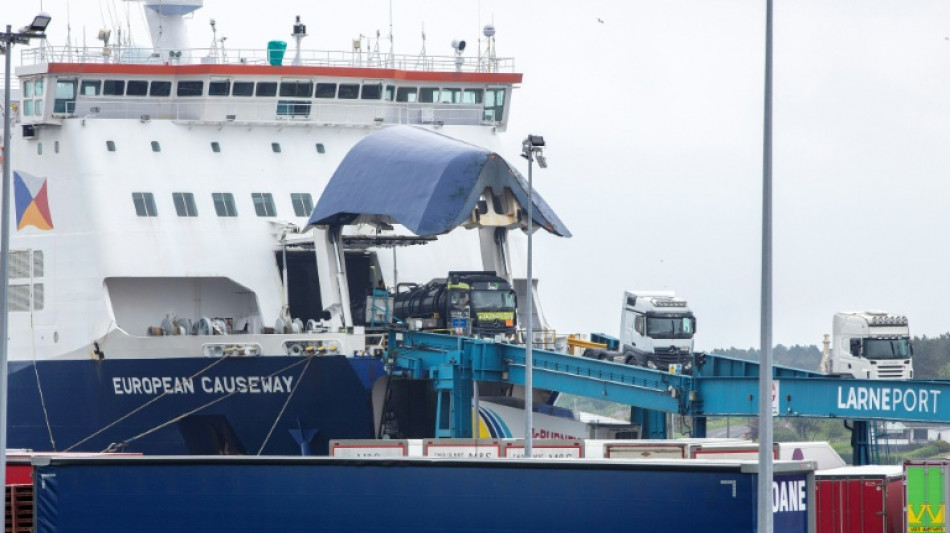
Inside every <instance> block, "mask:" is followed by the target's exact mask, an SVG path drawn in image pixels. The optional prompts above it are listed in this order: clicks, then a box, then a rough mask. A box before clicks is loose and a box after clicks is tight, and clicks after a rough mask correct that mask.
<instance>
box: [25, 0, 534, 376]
mask: <svg viewBox="0 0 950 533" xmlns="http://www.w3.org/2000/svg"><path fill="white" fill-rule="evenodd" d="M183 4H189V5H190V6H191V7H194V4H196V2H184V3H183ZM198 4H200V2H198ZM188 7H189V6H185V5H183V6H181V8H180V9H177V10H176V9H173V8H172V7H170V6H169V5H168V3H164V5H163V6H162V9H164V12H162V11H156V10H157V9H158V8H157V7H154V6H146V12H149V13H152V15H150V22H153V23H154V24H153V28H152V34H153V37H155V38H156V39H158V38H159V34H161V35H162V36H163V37H161V40H159V41H158V43H159V44H171V46H172V48H169V47H160V46H159V47H157V48H156V52H155V53H153V54H151V55H149V56H147V57H145V58H144V60H143V58H142V57H141V56H142V54H141V53H140V52H139V51H137V50H134V49H122V48H118V49H116V50H112V49H110V48H97V49H94V50H82V51H79V52H77V51H76V50H74V49H72V50H66V49H58V48H55V47H53V48H49V47H48V48H44V49H37V50H33V51H30V53H27V54H25V55H24V65H23V66H22V67H21V68H20V69H19V70H18V71H17V73H18V75H19V77H20V85H21V100H20V102H19V106H18V109H17V117H16V120H17V126H18V127H17V128H16V131H15V137H16V139H15V144H14V150H15V151H14V154H13V162H14V163H13V169H14V172H15V173H16V174H17V175H18V176H19V178H18V179H20V180H21V181H23V182H24V183H26V182H27V181H31V182H33V183H34V184H41V185H36V187H45V195H46V201H47V202H48V203H47V204H46V208H47V209H46V211H45V215H44V216H45V217H47V218H48V219H49V220H48V221H45V222H48V224H47V225H48V226H49V227H48V228H47V227H37V226H38V225H36V224H34V225H29V222H30V221H29V219H27V220H26V221H24V219H23V217H22V216H18V219H17V220H16V222H15V224H14V228H16V231H15V236H14V238H13V241H12V242H13V246H12V248H13V250H14V255H15V257H16V259H18V261H16V262H15V265H19V268H17V267H15V268H14V269H13V276H12V277H13V280H12V285H11V286H12V292H13V297H12V300H11V304H12V305H11V311H12V312H11V330H12V331H14V332H17V334H16V335H14V337H13V338H12V342H11V348H10V353H11V355H12V357H13V358H14V359H16V358H20V359H32V358H34V357H36V358H41V359H43V358H50V357H67V358H87V357H90V356H91V355H92V356H96V357H136V358H141V357H168V356H170V355H172V354H175V353H178V354H181V355H200V354H195V353H188V351H189V349H190V348H189V346H191V344H192V343H191V342H189V341H188V339H183V338H180V337H182V336H183V335H178V334H179V333H188V334H190V333H193V332H197V329H196V327H195V324H196V323H197V322H199V321H201V320H202V319H210V320H211V321H212V322H213V324H212V325H213V326H215V327H217V328H218V329H219V330H221V329H222V328H223V330H224V331H226V332H230V333H231V334H232V335H234V334H236V333H239V332H240V333H246V334H247V335H244V336H242V337H241V338H240V342H235V341H234V339H233V338H232V339H229V341H228V342H208V343H204V344H210V345H214V346H215V347H218V348H220V347H222V346H221V345H225V344H229V345H240V346H242V349H246V350H248V351H249V353H259V352H261V351H262V352H264V353H288V352H287V351H288V350H289V346H290V344H288V343H287V342H286V341H287V340H288V339H286V338H282V339H278V338H277V337H272V338H271V337H268V336H265V335H262V333H263V332H264V331H268V330H266V329H265V328H271V327H273V326H274V325H275V321H276V319H277V318H279V317H281V316H283V315H282V309H283V307H284V306H285V302H284V301H283V298H284V290H283V288H282V278H281V268H280V266H279V264H278V262H279V261H280V260H281V259H280V257H281V253H280V252H281V244H280V243H281V239H282V238H283V237H282V236H286V240H287V242H290V243H293V242H294V241H300V240H302V239H307V240H309V239H311V237H310V236H309V235H306V236H302V235H298V234H296V233H295V231H296V229H295V228H297V229H299V228H302V227H303V226H304V225H305V224H306V220H307V216H308V215H309V214H310V209H311V208H312V206H313V204H314V202H315V201H316V199H317V198H318V196H319V194H320V191H321V190H322V188H323V186H324V185H325V184H326V181H327V180H328V179H329V177H330V176H331V175H332V173H333V171H334V169H335V168H336V166H337V165H338V164H339V162H340V160H341V159H342V157H343V156H344V155H345V154H346V152H347V150H348V149H349V148H350V147H351V146H353V145H354V144H355V143H356V142H357V141H358V140H360V139H361V138H363V137H365V136H366V135H367V134H369V133H371V132H373V131H375V130H377V129H379V128H385V127H388V126H389V125H393V124H411V125H419V126H423V127H427V128H432V129H434V130H438V131H439V132H441V133H444V134H446V135H448V136H451V137H455V138H458V139H462V140H465V141H468V142H471V143H473V144H476V145H479V146H488V147H491V145H492V144H494V142H496V141H497V136H496V135H495V133H496V132H497V131H498V130H499V129H504V125H505V123H506V119H507V113H508V107H507V103H508V101H509V99H510V95H511V88H512V85H513V84H515V83H517V82H519V81H520V79H521V76H520V74H516V73H513V72H511V70H512V62H511V61H510V60H504V59H492V60H491V61H490V62H489V61H482V62H475V61H474V60H473V61H472V64H465V63H463V64H460V65H457V64H456V61H455V58H454V57H447V58H435V57H431V56H430V57H426V58H421V57H414V56H413V57H410V56H392V57H380V58H379V61H377V62H375V63H373V64H367V62H366V58H365V55H361V54H359V53H356V52H351V53H326V52H323V53H317V52H309V53H307V52H304V53H303V54H302V56H303V57H302V64H301V65H300V66H288V65H287V63H289V61H288V60H284V61H279V60H277V59H276V54H277V52H275V51H271V52H270V57H268V51H261V52H259V53H258V54H257V55H241V56H239V57H237V56H233V55H232V57H230V58H229V59H230V62H228V63H224V62H223V61H224V60H223V58H221V57H212V56H209V55H208V51H207V50H202V51H193V50H182V49H178V50H175V49H174V47H177V46H180V44H181V42H180V41H181V37H180V35H179V34H180V31H181V30H180V27H179V25H180V21H178V23H176V22H175V19H174V17H173V15H175V14H176V13H179V14H180V13H181V12H184V11H185V10H186V8H188ZM159 24H160V25H162V26H163V28H164V29H163V30H161V31H160V30H159V29H157V25H159ZM169 52H171V55H172V57H171V58H169V57H168V54H169ZM70 57H71V58H74V61H73V62H69V61H68V60H67V58H70ZM77 57H78V58H81V62H75V58H77ZM287 59H289V58H287ZM281 63H283V64H281ZM40 201H42V198H41V199H40ZM18 214H21V215H22V213H18ZM27 214H29V213H27ZM41 218H43V217H41ZM43 225H44V224H39V226H43ZM473 244H474V245H475V246H477V241H473ZM299 253H300V252H295V251H291V256H292V258H293V256H295V255H296V254H299ZM289 260H290V259H289ZM30 265H32V268H26V267H28V266H30ZM377 268H378V267H377ZM387 270H388V269H387ZM379 275H383V273H382V272H380V273H379ZM387 275H388V274H387ZM291 276H292V277H293V271H291ZM291 283H293V280H291ZM30 287H32V291H31V290H30ZM166 318H172V319H174V318H178V319H180V320H181V323H182V326H178V325H177V324H172V327H171V329H169V327H168V325H169V324H168V321H166ZM310 318H314V317H310ZM215 319H224V322H225V324H224V326H221V325H220V324H217V323H214V322H215ZM303 320H304V321H306V320H307V317H304V318H303ZM163 321H166V327H165V331H164V332H162V333H165V335H158V334H157V333H158V330H156V329H154V328H156V327H161V324H162V322H163ZM188 321H190V322H191V325H190V326H189V325H187V322H188ZM172 322H174V320H172ZM331 326H336V328H334V329H338V327H339V326H343V324H339V323H332V324H331V323H330V322H325V323H321V324H320V325H317V326H316V329H318V330H326V329H328V328H330V327H331ZM206 329H207V328H206ZM304 329H306V325H304ZM311 329H314V328H313V327H312V328H311ZM28 331H32V334H25V333H26V332H28ZM168 333H172V334H171V335H168ZM176 337H178V338H176ZM278 337H280V336H279V335H278ZM297 337H299V335H297ZM315 338H319V339H323V340H325V341H326V342H327V343H332V344H333V345H334V346H336V351H339V352H340V353H352V352H353V351H354V350H359V349H362V347H361V346H359V344H360V343H361V342H362V339H359V338H354V337H348V336H347V337H343V336H340V335H331V334H323V335H318V336H317V337H315ZM328 346H329V344H328ZM205 348H206V350H207V349H210V348H209V347H208V346H206V347H205ZM103 354H104V355H103Z"/></svg>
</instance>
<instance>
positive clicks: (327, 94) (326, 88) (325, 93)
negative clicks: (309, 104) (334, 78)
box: [316, 83, 336, 98]
mask: <svg viewBox="0 0 950 533" xmlns="http://www.w3.org/2000/svg"><path fill="white" fill-rule="evenodd" d="M316 98H336V84H335V83H318V84H317V94H316Z"/></svg>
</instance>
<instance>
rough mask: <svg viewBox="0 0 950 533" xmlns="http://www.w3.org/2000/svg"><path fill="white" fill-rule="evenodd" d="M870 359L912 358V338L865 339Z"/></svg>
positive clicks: (865, 350)
mask: <svg viewBox="0 0 950 533" xmlns="http://www.w3.org/2000/svg"><path fill="white" fill-rule="evenodd" d="M864 357H867V358H868V359H910V339H908V338H907V337H902V338H899V339H864Z"/></svg>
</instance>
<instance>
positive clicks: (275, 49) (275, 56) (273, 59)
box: [267, 41, 287, 67]
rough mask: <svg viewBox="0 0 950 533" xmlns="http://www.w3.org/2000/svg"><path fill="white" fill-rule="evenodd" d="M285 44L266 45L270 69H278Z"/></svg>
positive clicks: (277, 42) (285, 47)
mask: <svg viewBox="0 0 950 533" xmlns="http://www.w3.org/2000/svg"><path fill="white" fill-rule="evenodd" d="M285 50H287V43H286V42H284V41H270V42H268V43H267V62H268V63H269V64H270V65H271V66H272V67H279V66H280V65H281V64H282V63H283V62H284V51H285Z"/></svg>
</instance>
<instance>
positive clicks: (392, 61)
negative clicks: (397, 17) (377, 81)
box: [389, 0, 396, 67]
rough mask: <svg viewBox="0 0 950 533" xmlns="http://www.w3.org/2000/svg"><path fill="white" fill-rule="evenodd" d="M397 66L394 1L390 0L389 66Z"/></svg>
mask: <svg viewBox="0 0 950 533" xmlns="http://www.w3.org/2000/svg"><path fill="white" fill-rule="evenodd" d="M395 65H396V57H395V56H394V55H393V0H389V66H390V67H393V66H395Z"/></svg>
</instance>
